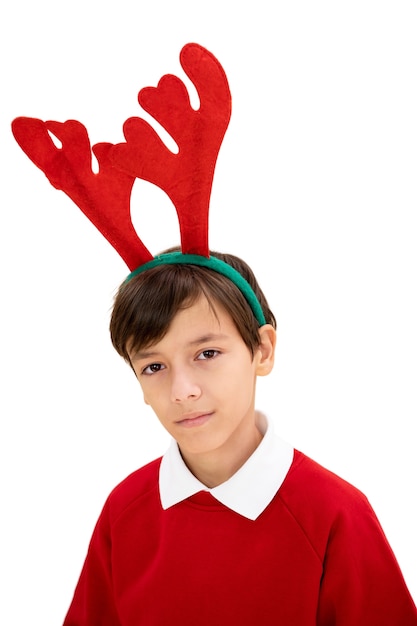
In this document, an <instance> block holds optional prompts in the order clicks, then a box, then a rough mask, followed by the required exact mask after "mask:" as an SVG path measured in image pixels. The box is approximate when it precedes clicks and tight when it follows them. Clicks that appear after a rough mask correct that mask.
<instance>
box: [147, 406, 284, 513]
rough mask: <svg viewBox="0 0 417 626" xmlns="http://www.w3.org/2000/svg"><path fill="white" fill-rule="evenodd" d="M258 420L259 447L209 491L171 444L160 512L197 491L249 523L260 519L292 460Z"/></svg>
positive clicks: (162, 471)
mask: <svg viewBox="0 0 417 626" xmlns="http://www.w3.org/2000/svg"><path fill="white" fill-rule="evenodd" d="M260 415H261V414H260ZM261 419H262V423H261V424H260V430H261V432H263V433H264V436H263V438H262V441H261V443H260V444H259V446H258V447H257V448H256V450H255V451H254V452H253V454H252V455H251V456H250V457H249V459H248V460H247V461H246V463H244V465H242V467H241V468H240V469H239V470H238V471H237V472H236V473H235V474H233V476H231V478H229V480H227V481H226V482H224V483H222V484H221V485H218V486H217V487H213V488H212V489H209V488H208V487H206V486H205V485H204V484H203V483H201V482H200V481H199V480H198V479H197V478H196V477H195V476H194V474H192V473H191V472H190V470H189V469H188V467H187V466H186V465H185V463H184V461H183V459H182V457H181V454H180V451H179V449H178V445H177V442H176V441H175V440H172V442H171V445H170V447H169V448H168V450H167V452H166V453H165V454H164V456H163V457H162V461H161V467H160V470H159V492H160V497H161V503H162V508H163V509H168V508H169V507H171V506H174V504H178V503H179V502H181V501H182V500H185V499H186V498H189V497H191V496H192V495H194V494H196V493H198V492H199V491H206V492H208V493H210V494H211V495H212V496H213V497H214V498H216V500H218V501H219V502H221V503H222V504H224V505H225V506H227V507H228V508H229V509H232V510H233V511H235V512H236V513H239V514H240V515H243V516H244V517H247V518H248V519H251V520H255V519H256V518H257V517H259V515H260V514H261V513H262V512H263V511H264V510H265V509H266V507H267V506H268V504H269V503H270V502H271V500H272V498H273V497H274V496H275V494H276V493H277V491H278V489H279V488H280V487H281V485H282V483H283V482H284V479H285V476H286V475H287V473H288V470H289V469H290V466H291V463H292V460H293V456H294V449H293V448H292V446H290V445H289V444H288V443H286V442H285V441H283V440H282V439H280V438H279V437H277V436H276V435H275V434H274V432H273V429H272V427H271V425H270V423H269V422H268V420H267V419H266V417H265V416H264V415H261Z"/></svg>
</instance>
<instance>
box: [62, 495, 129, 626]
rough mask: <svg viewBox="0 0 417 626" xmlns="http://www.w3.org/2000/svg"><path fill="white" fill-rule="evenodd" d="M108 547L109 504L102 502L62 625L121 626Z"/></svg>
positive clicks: (110, 547)
mask: <svg viewBox="0 0 417 626" xmlns="http://www.w3.org/2000/svg"><path fill="white" fill-rule="evenodd" d="M111 550H112V545H111V532H110V523H109V515H108V507H107V506H105V507H104V509H103V511H102V513H101V515H100V517H99V519H98V522H97V524H96V527H95V529H94V532H93V535H92V538H91V541H90V545H89V548H88V552H87V557H86V559H85V562H84V566H83V569H82V571H81V575H80V578H79V581H78V584H77V586H76V589H75V593H74V597H73V600H72V602H71V605H70V608H69V610H68V613H67V615H66V617H65V620H64V626H120V624H121V622H120V620H119V617H118V615H117V610H116V606H115V599H114V588H113V581H112V565H111Z"/></svg>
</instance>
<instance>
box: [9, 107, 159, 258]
mask: <svg viewBox="0 0 417 626" xmlns="http://www.w3.org/2000/svg"><path fill="white" fill-rule="evenodd" d="M12 129H13V134H14V136H15V139H16V141H17V142H18V144H19V145H20V147H21V148H22V150H23V151H24V152H25V153H26V154H27V155H28V157H29V158H30V159H31V160H32V161H33V162H34V163H35V165H37V166H38V167H39V168H40V169H41V170H42V171H43V172H44V173H45V174H46V176H47V178H48V179H49V181H50V183H51V184H52V185H53V186H54V187H56V188H57V189H60V190H62V191H64V192H65V193H66V194H67V195H68V196H69V197H70V198H71V199H72V200H73V201H74V202H75V204H77V206H78V207H79V208H80V209H81V210H82V211H83V213H85V215H86V216H87V217H88V218H89V219H90V220H91V222H92V223H93V224H94V225H95V226H96V227H97V228H98V229H99V231H100V232H101V233H102V234H103V235H104V237H105V238H106V239H107V240H108V241H109V242H110V243H111V245H112V246H113V247H114V248H115V250H116V251H117V252H118V253H119V254H120V256H121V257H122V258H123V260H124V261H125V263H126V264H127V266H128V267H129V268H130V269H133V268H135V267H137V266H138V265H140V264H142V263H145V262H147V261H149V260H150V259H152V255H151V253H150V252H149V251H148V250H147V249H146V248H145V246H144V245H143V243H142V242H141V241H140V239H139V238H138V236H137V234H136V231H135V229H134V228H133V225H132V221H131V218H130V194H131V191H132V186H133V183H134V180H135V179H134V177H133V176H130V175H129V174H126V173H125V172H122V171H120V170H117V169H116V168H115V167H114V166H113V165H112V163H111V161H110V159H109V151H110V148H111V147H112V144H109V143H100V144H97V145H95V146H93V152H94V154H95V156H96V158H97V161H98V163H99V172H98V173H97V174H95V173H94V172H93V171H92V169H91V148H90V141H89V139H88V135H87V131H86V129H85V127H84V126H83V125H82V124H80V122H76V121H74V120H69V121H67V122H64V123H60V122H42V121H41V120H38V119H34V118H28V117H19V118H17V119H16V120H14V122H13V124H12ZM48 131H50V132H51V133H52V134H53V135H55V136H56V137H57V138H58V139H59V140H60V141H61V143H62V148H57V147H56V146H55V144H54V143H53V141H52V139H51V137H50V136H49V133H48Z"/></svg>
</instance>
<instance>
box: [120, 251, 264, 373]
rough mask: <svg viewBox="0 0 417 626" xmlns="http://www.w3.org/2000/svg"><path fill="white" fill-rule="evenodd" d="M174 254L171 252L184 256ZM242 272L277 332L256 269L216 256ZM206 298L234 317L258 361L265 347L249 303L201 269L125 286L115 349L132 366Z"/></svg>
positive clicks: (146, 276)
mask: <svg viewBox="0 0 417 626" xmlns="http://www.w3.org/2000/svg"><path fill="white" fill-rule="evenodd" d="M178 250H179V248H171V249H169V250H165V252H173V251H178ZM210 255H211V256H214V257H217V258H218V259H221V260H222V261H224V262H225V263H228V264H229V265H231V266H232V267H233V268H234V269H235V270H237V271H238V272H239V273H240V274H241V275H242V276H243V277H244V278H245V279H246V280H247V281H248V283H249V284H250V285H251V287H252V289H253V291H254V292H255V295H256V297H257V298H258V300H259V303H260V305H261V307H262V310H263V313H264V316H265V320H266V323H267V324H271V325H272V326H273V327H274V328H275V327H276V321H275V317H274V315H273V313H272V311H271V310H270V308H269V306H268V302H267V301H266V298H265V296H264V294H263V292H262V291H261V289H260V287H259V285H258V282H257V280H256V278H255V276H254V274H253V272H252V270H251V269H250V267H249V266H248V265H247V263H245V261H243V260H242V259H240V258H239V257H237V256H234V255H232V254H223V253H221V252H213V251H210ZM201 295H203V296H205V297H206V298H207V301H208V303H209V305H210V306H212V307H213V310H215V309H214V306H213V305H215V303H217V304H219V305H221V306H222V307H223V308H224V309H225V310H226V311H227V312H228V313H229V315H230V316H231V318H232V320H233V322H234V324H235V326H236V328H237V330H238V331H239V333H240V335H241V337H242V339H243V341H244V342H245V344H246V345H247V346H248V348H249V350H250V352H251V354H252V355H253V354H254V352H255V349H256V348H257V347H258V345H259V334H258V330H259V324H258V322H257V320H256V318H255V316H254V314H253V312H252V309H251V308H250V306H249V304H248V303H247V301H246V299H245V297H244V296H243V294H242V293H241V291H240V290H239V289H238V288H237V287H236V285H235V284H234V283H233V282H232V281H231V280H230V279H229V278H226V277H225V276H223V275H222V274H219V273H217V272H215V271H213V270H211V269H208V268H206V267H199V266H197V265H188V264H181V265H175V264H172V265H159V266H157V267H153V268H152V269H149V270H146V271H145V272H143V273H142V274H138V275H136V276H134V277H133V278H131V280H129V281H128V282H124V283H123V284H122V285H121V286H120V288H119V290H118V292H117V294H116V297H115V300H114V306H113V311H112V315H111V320H110V336H111V341H112V344H113V346H114V348H115V349H116V350H117V352H118V353H119V354H120V356H122V357H123V358H124V359H125V360H126V361H127V362H128V363H130V358H129V351H132V350H133V351H136V350H139V349H141V348H144V347H147V346H150V345H152V344H153V343H156V342H157V341H159V340H160V339H162V337H163V336H164V335H165V334H166V332H167V331H168V328H169V326H170V324H171V322H172V320H173V318H174V317H175V315H176V314H177V312H178V311H179V310H180V309H184V308H185V307H188V306H192V305H193V304H194V303H195V302H196V301H197V299H198V298H199V297H200V296H201Z"/></svg>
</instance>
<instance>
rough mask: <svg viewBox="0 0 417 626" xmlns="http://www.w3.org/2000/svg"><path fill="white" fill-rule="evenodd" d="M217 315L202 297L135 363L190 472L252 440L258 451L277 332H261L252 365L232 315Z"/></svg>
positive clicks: (136, 357) (148, 400)
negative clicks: (197, 462)
mask: <svg viewBox="0 0 417 626" xmlns="http://www.w3.org/2000/svg"><path fill="white" fill-rule="evenodd" d="M215 311H216V312H215V313H214V312H213V310H212V309H211V308H210V306H209V304H208V302H207V300H206V299H205V298H204V297H201V298H200V299H199V300H198V301H197V302H196V303H195V304H194V305H193V306H190V307H189V308H186V309H183V310H180V311H179V312H178V313H177V315H176V316H175V318H174V320H173V322H172V324H171V326H170V327H169V329H168V332H167V333H166V335H165V336H164V337H163V339H161V341H159V342H157V343H155V344H153V345H152V346H149V347H147V348H145V349H144V350H143V351H140V352H139V353H135V354H131V355H130V357H131V362H132V366H133V368H134V371H135V373H136V376H137V378H138V380H139V383H140V385H141V387H142V391H143V395H144V399H145V402H146V403H147V404H149V405H150V406H151V407H152V409H153V410H154V412H155V414H156V415H157V417H158V418H159V420H160V422H161V424H162V425H163V426H164V427H165V428H166V430H167V431H168V432H169V433H170V434H171V435H172V437H174V439H176V441H177V442H178V445H179V447H180V450H181V453H182V455H183V457H184V460H185V461H186V462H187V460H188V461H190V463H189V464H190V466H192V459H193V458H195V457H198V458H201V456H203V457H206V456H207V455H215V456H216V458H218V459H219V460H221V458H222V456H223V455H230V454H236V447H238V448H237V449H241V450H243V449H244V448H245V447H248V446H250V441H253V440H254V438H256V439H257V443H259V433H258V431H257V429H256V425H255V409H254V401H255V383H256V377H257V376H258V375H265V374H267V373H269V371H270V370H271V369H272V364H273V350H274V345H275V344H274V337H275V335H274V331H273V329H272V327H270V326H265V327H262V328H261V329H260V337H261V346H260V348H259V349H258V350H257V351H256V353H255V355H254V357H253V358H252V356H251V354H250V352H249V349H248V347H247V346H246V344H245V343H244V342H243V339H242V337H241V336H240V334H239V332H238V330H237V329H236V327H235V325H234V323H233V321H232V319H231V317H230V315H229V314H228V313H227V312H226V311H225V310H224V309H223V308H222V307H220V306H218V305H216V306H215ZM257 443H256V445H257ZM255 447H256V446H255Z"/></svg>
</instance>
